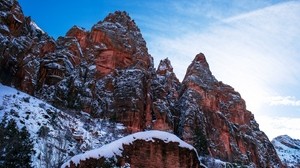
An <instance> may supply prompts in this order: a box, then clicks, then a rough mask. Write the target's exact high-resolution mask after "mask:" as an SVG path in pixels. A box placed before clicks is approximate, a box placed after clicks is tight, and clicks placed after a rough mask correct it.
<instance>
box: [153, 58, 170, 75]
mask: <svg viewBox="0 0 300 168" xmlns="http://www.w3.org/2000/svg"><path fill="white" fill-rule="evenodd" d="M157 71H169V72H173V67H172V65H171V61H170V60H169V59H168V58H166V59H164V60H160V63H159V65H158V68H157Z"/></svg>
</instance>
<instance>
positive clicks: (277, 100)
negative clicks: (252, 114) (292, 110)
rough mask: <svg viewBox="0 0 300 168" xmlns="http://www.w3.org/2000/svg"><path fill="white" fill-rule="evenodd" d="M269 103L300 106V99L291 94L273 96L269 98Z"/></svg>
mask: <svg viewBox="0 0 300 168" xmlns="http://www.w3.org/2000/svg"><path fill="white" fill-rule="evenodd" d="M270 105H271V106H280V105H283V106H298V107H300V100H298V99H296V97H293V96H285V97H282V96H275V97H271V98H270Z"/></svg>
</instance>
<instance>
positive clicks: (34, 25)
mask: <svg viewBox="0 0 300 168" xmlns="http://www.w3.org/2000/svg"><path fill="white" fill-rule="evenodd" d="M30 26H31V27H32V28H33V29H34V30H39V31H41V32H42V33H43V34H45V32H44V31H43V30H42V29H41V28H40V27H39V26H38V25H37V24H36V23H35V22H34V21H31V22H30Z"/></svg>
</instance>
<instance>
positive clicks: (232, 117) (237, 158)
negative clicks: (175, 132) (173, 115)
mask: <svg viewBox="0 0 300 168" xmlns="http://www.w3.org/2000/svg"><path fill="white" fill-rule="evenodd" d="M182 85H183V86H182V89H181V92H180V98H179V100H178V106H177V107H178V110H179V111H180V123H179V135H180V137H182V138H183V140H184V141H186V142H188V143H190V144H193V145H194V146H195V147H196V149H197V150H198V152H199V153H203V154H206V153H209V155H211V156H213V157H216V158H220V159H221V160H226V161H229V162H234V163H240V164H242V165H251V164H252V163H254V164H255V165H256V166H258V167H281V163H280V160H279V158H278V156H277V154H276V151H275V149H274V147H273V146H272V144H271V143H270V141H269V140H268V138H267V136H266V135H265V134H264V133H263V132H262V131H260V130H259V127H258V124H257V123H256V121H255V120H254V116H253V114H251V112H249V111H248V110H246V105H245V101H244V100H243V99H242V98H241V96H240V94H239V93H238V92H236V91H234V89H233V88H232V87H230V86H229V85H225V84H223V83H222V82H219V81H217V80H216V79H215V77H214V76H213V75H212V73H211V72H210V70H209V65H208V63H207V62H206V59H205V56H204V55H203V54H202V53H201V54H198V55H197V56H196V58H195V59H194V61H193V62H192V64H191V65H190V66H189V67H188V69H187V73H186V76H185V78H184V80H183V82H182ZM201 141H202V142H203V141H204V142H205V141H206V142H205V143H204V144H203V143H202V144H201V143H200V142H201ZM203 147H204V148H203Z"/></svg>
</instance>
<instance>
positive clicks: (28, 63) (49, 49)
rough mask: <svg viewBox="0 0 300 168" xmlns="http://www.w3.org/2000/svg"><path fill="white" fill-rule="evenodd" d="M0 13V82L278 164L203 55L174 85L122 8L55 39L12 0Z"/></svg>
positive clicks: (221, 153) (225, 156) (130, 127)
mask: <svg viewBox="0 0 300 168" xmlns="http://www.w3.org/2000/svg"><path fill="white" fill-rule="evenodd" d="M0 11H1V13H0V21H1V22H0V82H1V83H3V84H5V85H9V86H14V87H15V88H17V89H19V90H22V91H24V92H27V93H29V94H31V95H33V96H36V97H39V98H41V99H44V100H46V101H47V102H48V103H51V104H52V105H54V106H56V107H58V108H61V109H67V110H69V111H75V112H81V111H82V112H85V113H89V114H90V115H91V116H92V117H94V118H103V119H109V120H110V121H111V122H121V123H123V124H124V125H125V126H126V130H127V133H128V134H130V133H133V132H138V131H144V130H150V129H157V130H164V131H169V132H173V133H174V134H176V135H178V136H179V137H180V138H182V139H183V140H184V141H186V142H187V143H189V144H191V145H194V146H195V148H196V149H197V151H198V152H199V154H201V155H203V156H207V155H209V156H212V157H215V158H218V159H221V160H224V161H228V162H234V163H238V164H240V165H250V166H257V167H281V166H282V165H281V162H280V160H279V158H278V156H277V154H276V152H275V149H274V147H273V146H272V144H271V143H270V141H269V140H268V138H267V136H266V135H265V134H264V133H263V132H262V131H260V130H259V128H258V124H257V123H256V121H255V120H254V116H253V114H251V112H249V111H248V110H247V109H246V105H245V101H244V100H243V99H242V98H241V96H240V94H239V93H238V92H236V91H235V90H234V89H233V88H232V87H230V86H229V85H226V84H223V83H222V82H219V81H217V79H215V77H214V76H213V75H212V73H211V72H210V70H209V65H208V63H207V62H206V59H205V56H204V55H203V54H198V55H197V56H196V58H195V59H194V61H193V62H192V64H191V65H190V66H189V67H188V69H187V73H186V76H185V78H184V80H183V82H182V83H180V82H179V80H178V79H177V78H176V76H175V74H174V73H173V68H172V66H171V63H170V61H169V60H168V59H166V60H163V61H161V63H160V65H159V67H158V69H157V70H156V71H155V68H154V65H153V58H152V57H151V55H150V54H149V53H148V49H147V47H146V42H145V40H144V39H143V37H142V34H141V32H140V30H139V28H138V27H137V26H136V24H135V22H134V21H133V20H132V19H131V18H130V17H129V15H128V14H127V13H126V12H120V11H117V12H115V13H111V14H109V15H108V16H107V17H106V18H105V19H104V20H103V21H100V22H98V23H97V24H95V25H94V26H93V27H92V28H91V30H85V29H83V28H80V27H77V26H74V27H72V28H71V29H70V30H69V31H68V32H67V33H66V36H64V37H59V38H58V39H57V40H54V39H53V38H51V37H50V36H48V35H47V34H46V33H45V32H43V31H42V30H41V29H40V28H38V26H37V25H36V24H35V23H34V22H33V21H32V20H31V19H30V17H25V16H24V15H23V13H22V10H21V8H20V6H19V4H18V2H17V1H16V0H10V1H1V2H0ZM140 143H142V144H145V145H146V146H148V147H151V146H152V145H153V144H152V143H148V142H143V141H141V142H140ZM160 144H161V145H162V143H160ZM136 145H138V144H136ZM162 146H164V145H162ZM129 148H130V149H131V147H129ZM170 148H172V145H171V147H170ZM166 151H168V149H166ZM187 167H188V166H187Z"/></svg>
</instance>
